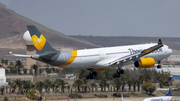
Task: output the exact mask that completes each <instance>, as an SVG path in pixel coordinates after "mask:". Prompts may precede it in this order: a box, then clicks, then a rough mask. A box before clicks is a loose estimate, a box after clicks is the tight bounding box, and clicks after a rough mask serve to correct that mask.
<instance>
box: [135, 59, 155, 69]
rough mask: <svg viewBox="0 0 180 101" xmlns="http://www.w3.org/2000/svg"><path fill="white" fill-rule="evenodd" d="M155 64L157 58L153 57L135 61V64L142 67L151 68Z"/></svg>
mask: <svg viewBox="0 0 180 101" xmlns="http://www.w3.org/2000/svg"><path fill="white" fill-rule="evenodd" d="M154 65H155V60H154V59H153V58H143V59H141V60H139V61H135V62H134V66H135V67H140V68H151V67H153V66H154Z"/></svg>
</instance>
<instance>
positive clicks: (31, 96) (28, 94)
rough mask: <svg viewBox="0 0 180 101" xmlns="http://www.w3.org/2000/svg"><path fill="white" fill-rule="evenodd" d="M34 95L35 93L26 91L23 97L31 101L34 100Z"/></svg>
mask: <svg viewBox="0 0 180 101" xmlns="http://www.w3.org/2000/svg"><path fill="white" fill-rule="evenodd" d="M35 93H36V91H35V90H32V91H28V92H27V93H26V95H25V96H26V97H27V98H29V99H31V100H35V98H36V96H35Z"/></svg>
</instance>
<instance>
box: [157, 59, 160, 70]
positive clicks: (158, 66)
mask: <svg viewBox="0 0 180 101" xmlns="http://www.w3.org/2000/svg"><path fill="white" fill-rule="evenodd" d="M157 62H158V65H157V68H158V69H161V65H160V63H161V61H157Z"/></svg>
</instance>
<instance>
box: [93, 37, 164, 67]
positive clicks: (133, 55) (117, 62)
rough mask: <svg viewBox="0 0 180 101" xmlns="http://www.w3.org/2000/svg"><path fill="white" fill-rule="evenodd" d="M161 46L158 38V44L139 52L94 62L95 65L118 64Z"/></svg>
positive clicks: (137, 57)
mask: <svg viewBox="0 0 180 101" xmlns="http://www.w3.org/2000/svg"><path fill="white" fill-rule="evenodd" d="M161 47H163V44H162V42H161V39H159V41H158V44H157V45H155V46H152V47H150V48H147V49H145V50H143V51H141V52H139V53H136V54H130V55H126V56H124V57H120V58H111V59H108V60H103V61H100V62H98V63H97V64H96V66H107V67H108V66H111V65H113V64H119V62H128V61H131V60H139V59H140V57H143V56H145V55H147V54H149V53H151V52H153V51H155V50H157V49H159V48H161Z"/></svg>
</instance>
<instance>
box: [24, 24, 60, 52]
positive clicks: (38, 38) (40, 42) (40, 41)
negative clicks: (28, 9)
mask: <svg viewBox="0 0 180 101" xmlns="http://www.w3.org/2000/svg"><path fill="white" fill-rule="evenodd" d="M27 28H28V30H29V32H30V35H31V39H32V41H33V44H34V46H35V48H36V51H37V53H38V54H42V53H44V52H46V51H57V50H55V49H54V48H53V47H52V46H51V45H50V44H49V43H48V41H47V40H46V38H45V37H44V36H43V35H42V34H41V33H40V32H39V30H38V29H37V28H36V27H35V26H34V25H28V26H27Z"/></svg>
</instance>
